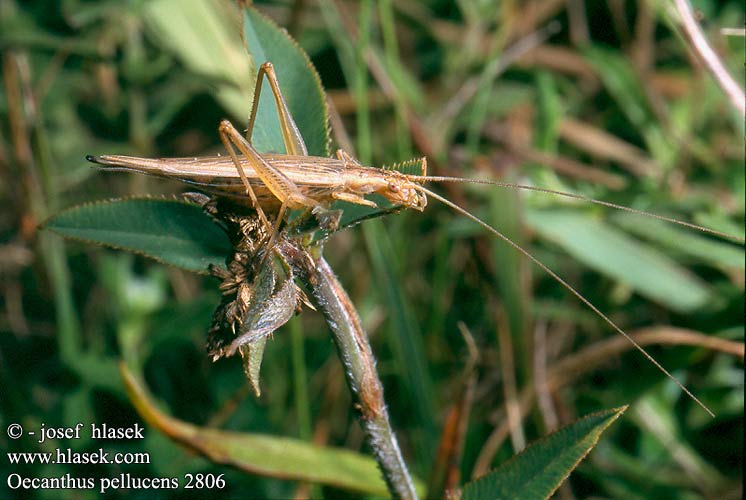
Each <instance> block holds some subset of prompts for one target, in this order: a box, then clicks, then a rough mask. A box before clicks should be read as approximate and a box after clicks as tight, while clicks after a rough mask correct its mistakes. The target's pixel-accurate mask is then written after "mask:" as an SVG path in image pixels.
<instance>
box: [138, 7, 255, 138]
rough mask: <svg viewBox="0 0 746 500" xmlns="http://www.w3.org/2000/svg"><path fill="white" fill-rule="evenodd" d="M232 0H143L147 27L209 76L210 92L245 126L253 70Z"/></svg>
mask: <svg viewBox="0 0 746 500" xmlns="http://www.w3.org/2000/svg"><path fill="white" fill-rule="evenodd" d="M239 15H240V14H239V11H238V10H237V9H236V8H235V6H234V5H233V4H232V3H231V2H220V1H216V0H154V1H149V2H145V3H144V5H143V19H144V21H145V25H146V26H147V27H148V28H149V32H150V33H151V34H153V35H154V38H155V40H156V41H157V42H159V43H160V44H161V45H162V46H163V47H165V48H166V49H167V50H169V51H170V52H172V53H173V54H175V55H176V56H177V57H178V58H179V60H180V61H181V62H182V64H184V66H186V67H187V68H188V69H189V70H191V71H193V72H194V73H196V74H198V75H201V76H204V77H207V78H209V79H210V80H211V81H213V82H214V85H215V87H214V93H215V95H216V97H217V99H218V101H219V102H220V104H221V105H222V106H223V107H225V109H226V110H227V111H228V112H230V113H231V115H232V117H233V118H234V119H236V120H240V121H241V126H239V127H238V128H239V129H240V128H242V127H244V126H245V122H246V120H248V117H249V111H250V110H251V96H252V94H253V89H254V80H255V78H256V70H255V69H254V68H252V67H251V65H250V63H249V61H247V58H246V49H245V48H244V46H243V43H242V41H241V36H240V32H239V30H238V29H237V28H238V26H237V23H236V22H235V21H234V20H235V19H237V18H238V16H239ZM217 129H218V124H217V123H215V133H216V135H217Z"/></svg>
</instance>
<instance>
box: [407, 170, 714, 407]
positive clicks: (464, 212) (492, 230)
mask: <svg viewBox="0 0 746 500" xmlns="http://www.w3.org/2000/svg"><path fill="white" fill-rule="evenodd" d="M415 188H416V189H418V190H420V191H421V192H422V193H424V194H426V195H428V196H432V197H433V198H435V199H436V200H438V201H439V202H441V203H443V204H444V205H447V206H449V207H450V208H452V209H453V210H455V211H456V212H458V213H460V214H461V215H463V216H465V217H467V218H469V219H471V220H473V221H474V222H476V223H477V224H479V225H480V226H482V227H483V228H485V229H486V230H487V231H489V232H490V233H492V234H494V235H495V236H497V237H498V238H500V239H501V240H503V241H504V242H506V243H507V244H509V245H510V246H512V247H513V248H514V249H515V250H517V251H518V252H519V253H521V254H523V255H524V256H525V257H526V258H528V259H529V260H530V261H531V262H533V263H534V264H536V265H537V266H539V267H540V268H541V269H542V270H543V271H544V272H545V273H547V274H548V275H549V276H551V277H552V278H553V279H554V280H555V281H556V282H557V283H559V284H560V285H562V286H563V287H565V289H567V290H568V291H569V292H570V293H572V294H573V295H575V297H577V298H578V300H580V301H581V302H582V303H583V304H585V305H586V306H587V307H589V308H590V309H591V310H592V311H593V312H594V313H596V315H597V316H598V317H599V318H601V319H602V320H604V321H605V322H606V323H607V324H608V325H609V326H611V327H612V328H613V329H614V330H616V331H617V332H618V333H620V334H621V335H622V336H623V337H624V338H626V339H627V340H628V341H629V342H630V343H631V344H632V345H633V346H634V347H635V348H636V349H637V350H638V351H640V352H641V353H642V354H643V356H645V357H646V358H647V359H648V361H650V362H651V363H653V365H655V366H656V368H658V369H659V370H660V371H661V372H663V373H664V374H665V375H666V376H667V377H668V378H670V379H671V380H673V382H674V383H675V384H676V385H677V386H678V387H679V388H680V389H681V390H682V391H684V393H685V394H686V395H687V396H689V397H690V398H691V399H692V401H694V402H695V403H697V404H698V405H699V406H701V407H702V409H704V410H705V411H706V412H707V413H708V414H709V415H710V416H711V417H715V414H714V413H713V412H712V411H711V410H710V409H709V408H708V407H707V406H705V404H704V403H702V402H701V401H700V400H699V399H697V397H696V396H695V395H694V394H692V392H691V391H690V390H689V389H687V388H686V387H685V386H684V384H682V383H681V382H679V380H678V379H677V378H676V377H674V376H673V375H671V373H670V372H669V371H668V370H666V369H665V368H663V365H661V364H660V363H659V362H657V361H656V360H655V358H653V356H651V355H650V354H648V352H647V351H646V350H645V349H644V348H643V347H642V346H641V345H640V344H638V343H637V342H636V341H635V339H633V338H632V337H630V336H629V334H628V333H627V332H625V331H624V330H622V329H621V328H620V327H619V326H617V324H616V323H614V322H613V321H612V320H611V319H610V318H609V317H608V316H606V315H605V314H604V313H602V312H601V310H600V309H598V308H597V307H596V306H594V305H593V304H592V303H591V302H590V301H589V300H588V299H586V298H585V297H583V295H581V294H580V292H578V291H577V290H575V288H573V287H572V285H570V284H569V283H568V282H567V281H565V280H564V279H562V278H560V277H559V275H558V274H557V273H555V272H554V271H552V270H551V269H549V268H548V267H547V266H546V265H545V264H544V263H543V262H541V261H540V260H539V259H537V258H536V257H534V256H533V255H531V254H530V253H529V252H528V250H526V249H524V248H523V247H522V246H520V245H519V244H518V243H516V242H514V241H513V240H511V239H510V238H508V237H507V236H505V235H504V234H502V233H501V232H500V231H498V230H497V229H495V228H494V227H492V226H490V225H489V224H487V223H486V222H484V221H483V220H482V219H480V218H479V217H477V216H476V215H473V214H471V212H469V211H468V210H466V209H464V208H461V207H460V206H459V205H456V204H455V203H453V202H452V201H450V200H448V199H446V198H444V197H442V196H440V195H439V194H436V193H434V192H432V191H430V190H429V189H427V188H425V187H423V186H420V185H419V184H417V185H416V187H415Z"/></svg>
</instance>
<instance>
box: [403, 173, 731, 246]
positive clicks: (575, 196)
mask: <svg viewBox="0 0 746 500" xmlns="http://www.w3.org/2000/svg"><path fill="white" fill-rule="evenodd" d="M407 178H408V179H409V180H412V181H420V182H425V181H433V182H468V183H470V184H489V185H491V186H498V187H507V188H513V189H523V190H524V191H536V192H539V193H548V194H553V195H556V196H563V197H565V198H571V199H573V200H580V201H586V202H589V203H595V204H596V205H602V206H604V207H609V208H614V209H616V210H623V211H625V212H629V213H633V214H635V215H640V216H643V217H649V218H651V219H657V220H660V221H663V222H668V223H670V224H677V225H679V226H684V227H688V228H689V229H695V230H697V231H700V232H703V233H707V234H712V235H714V236H719V237H721V238H725V239H727V240H730V241H733V242H736V243H744V242H746V239H744V238H742V237H740V236H735V235H732V234H728V233H724V232H721V231H716V230H715V229H710V228H707V227H704V226H699V225H697V224H692V223H691V222H684V221H681V220H677V219H674V218H672V217H666V216H665V215H658V214H651V213H649V212H645V211H644V210H638V209H636V208H630V207H625V206H624V205H617V204H616V203H611V202H608V201H603V200H598V199H596V198H590V197H588V196H583V195H581V194H575V193H567V192H565V191H556V190H554V189H547V188H542V187H536V186H529V185H526V184H514V183H511V182H501V181H493V180H491V179H469V178H466V177H438V176H433V177H428V176H417V175H408V176H407Z"/></svg>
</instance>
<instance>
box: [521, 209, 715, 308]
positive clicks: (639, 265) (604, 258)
mask: <svg viewBox="0 0 746 500" xmlns="http://www.w3.org/2000/svg"><path fill="white" fill-rule="evenodd" d="M527 221H528V223H529V224H530V225H531V226H532V227H533V228H534V229H535V230H536V231H537V232H538V233H539V234H541V235H542V236H543V237H545V238H548V239H550V240H552V241H554V242H555V243H557V244H558V245H560V246H561V247H562V248H563V249H564V250H565V251H567V252H568V253H569V254H570V255H572V256H573V257H575V258H576V259H578V260H579V261H580V262H582V263H583V264H585V265H587V266H589V267H591V268H593V269H595V270H596V271H598V272H600V273H603V274H606V275H607V276H611V277H612V278H614V279H617V280H619V281H620V282H622V283H625V284H627V285H628V286H630V287H632V288H633V289H634V290H636V291H637V292H638V293H640V294H641V295H643V296H645V297H647V298H649V299H651V300H653V301H655V302H658V303H659V304H662V305H664V306H666V307H669V308H670V309H673V310H675V311H679V312H685V311H689V310H692V309H698V308H701V307H703V306H704V305H706V304H707V303H708V301H709V300H710V298H711V292H710V289H709V288H708V287H707V285H706V284H705V283H704V282H703V281H702V280H700V279H699V278H697V277H696V276H695V275H693V274H692V273H690V272H689V271H687V270H686V269H685V268H683V267H682V266H680V265H678V264H677V263H676V262H674V261H673V260H671V259H670V258H668V257H667V256H666V255H664V254H663V253H661V252H658V251H657V250H655V249H653V248H652V247H650V246H648V245H645V244H643V243H641V242H639V241H636V240H634V239H632V238H630V237H629V236H627V235H626V234H624V233H623V232H621V231H618V230H616V229H614V228H612V227H611V226H608V225H606V224H604V223H603V222H601V221H599V220H596V219H593V218H591V217H588V216H587V215H585V214H582V213H578V212H571V211H566V210H553V211H551V212H550V211H548V210H533V211H530V212H528V213H527Z"/></svg>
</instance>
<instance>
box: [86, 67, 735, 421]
mask: <svg viewBox="0 0 746 500" xmlns="http://www.w3.org/2000/svg"><path fill="white" fill-rule="evenodd" d="M262 77H267V80H268V82H269V84H270V88H271V90H272V95H273V97H274V99H275V103H276V106H277V110H278V115H279V120H280V128H281V132H282V137H283V142H284V144H285V149H286V154H261V153H259V152H258V151H257V150H256V149H254V147H253V146H252V144H251V135H252V131H253V127H254V122H255V119H256V111H257V106H258V103H259V94H260V92H261V87H262ZM218 132H219V134H220V138H221V140H222V142H223V144H224V145H225V147H226V149H227V151H228V153H229V156H227V157H226V156H210V157H195V158H160V159H151V158H141V157H133V156H119V155H104V156H95V157H94V156H88V157H87V159H88V160H89V161H92V162H94V163H97V164H99V165H103V166H106V167H108V169H114V170H125V171H135V172H140V173H145V174H149V175H154V176H157V177H164V178H170V179H177V180H179V181H182V182H185V183H187V184H192V185H195V186H198V187H199V188H201V189H203V190H205V191H207V192H209V193H211V194H214V195H217V196H221V197H226V198H230V199H232V200H233V201H235V202H238V203H242V204H246V205H249V206H251V207H253V208H255V209H256V211H257V213H258V215H259V217H260V219H261V220H262V221H263V223H264V224H265V225H266V227H267V228H270V227H271V231H268V234H271V236H270V237H269V242H270V244H271V243H272V241H273V240H274V238H275V236H276V234H277V232H278V229H279V227H280V224H281V223H282V221H283V218H284V215H285V212H286V210H287V209H325V208H328V207H329V205H331V203H333V202H334V201H336V200H341V201H346V202H349V203H355V204H360V205H366V206H371V207H377V205H376V203H375V202H373V201H371V200H369V199H367V198H365V196H366V195H369V194H373V193H376V194H379V195H381V196H383V197H384V198H386V199H387V200H388V201H389V202H391V203H393V204H394V205H399V206H403V207H406V208H414V209H415V210H418V211H422V210H424V209H425V207H426V205H427V196H428V195H429V196H432V197H433V198H435V199H437V200H438V201H440V202H442V203H444V204H445V205H447V206H449V207H451V208H452V209H453V210H455V211H456V212H458V213H460V214H462V215H464V216H465V217H468V218H469V219H471V220H473V221H474V222H476V223H478V224H479V225H481V226H482V227H484V228H485V229H486V230H487V231H489V232H490V233H492V234H493V235H495V236H497V237H499V238H501V239H502V240H504V241H505V242H506V243H508V244H509V245H510V246H512V247H513V248H515V249H516V250H517V251H518V252H520V253H521V254H523V255H524V256H525V257H526V258H528V259H529V260H531V261H532V262H533V263H534V264H536V265H537V266H539V267H540V268H541V269H543V270H544V271H545V272H546V273H548V274H549V275H550V276H551V277H552V278H553V279H555V280H556V281H557V282H558V283H560V284H561V285H562V286H563V287H564V288H566V289H567V290H568V291H569V292H570V293H572V294H573V295H574V296H575V297H577V298H578V299H579V300H580V301H581V302H583V303H584V304H585V305H586V306H587V307H589V308H590V309H591V310H592V311H593V312H594V313H595V314H596V315H598V316H599V317H600V318H601V319H603V320H604V321H605V322H606V323H607V324H608V325H610V326H611V327H612V328H613V329H614V330H615V331H617V332H618V333H619V334H621V335H623V336H624V337H625V338H626V339H627V340H628V341H629V342H631V343H632V345H633V346H634V347H635V348H636V349H637V350H638V351H640V352H641V353H642V354H643V355H644V356H645V357H646V358H647V359H648V360H649V361H650V362H651V363H653V364H654V365H655V366H656V367H657V368H658V369H659V370H661V371H662V372H663V373H664V374H665V375H666V376H667V377H668V378H670V379H671V380H673V381H674V382H675V383H676V385H678V386H679V387H680V388H681V389H682V390H683V391H684V392H685V393H686V394H687V395H688V396H689V397H690V398H692V400H694V401H695V402H696V403H697V404H699V405H700V406H701V407H702V408H704V409H705V411H707V412H708V413H709V414H710V415H713V414H712V412H711V411H710V410H709V409H708V408H707V407H706V406H705V405H704V404H703V403H702V402H700V401H699V399H697V398H696V397H695V396H694V395H693V394H692V393H691V392H690V391H689V390H688V389H687V388H686V387H684V385H683V384H682V383H681V382H679V381H678V380H677V379H676V378H675V377H674V376H673V375H671V374H670V373H669V372H668V371H667V370H666V369H665V368H664V367H663V366H661V365H660V363H658V362H657V361H656V360H655V359H654V358H653V357H652V356H651V355H650V354H648V352H647V351H646V350H645V349H644V348H643V347H642V346H640V345H639V344H638V343H637V342H635V340H634V339H632V338H631V337H630V336H629V335H628V334H627V333H626V332H625V331H624V330H622V329H621V328H620V327H619V326H617V325H616V323H614V322H613V321H612V320H611V319H610V318H609V317H608V316H606V315H605V314H604V313H602V312H601V311H600V310H599V309H598V308H597V307H596V306H594V305H593V304H592V303H591V302H590V301H588V299H586V298H585V297H583V296H582V295H581V294H580V292H578V291H577V290H575V288H573V287H572V286H571V285H570V284H569V283H567V282H566V281H565V280H564V279H562V278H561V277H560V276H558V275H557V274H556V273H555V272H554V271H552V270H551V269H549V268H548V267H547V266H546V265H544V264H543V263H542V262H540V261H539V260H538V259H536V258H535V257H534V256H533V255H531V254H530V253H529V252H528V251H527V250H525V249H524V248H522V247H521V246H519V245H518V244H516V243H515V242H513V241H512V240H510V239H509V238H507V237H506V236H505V235H503V234H502V233H500V232H499V231H498V230H496V229H495V228H493V227H492V226H490V225H489V224H487V223H486V222H484V221H482V220H481V219H479V218H478V217H476V216H475V215H473V214H471V213H470V212H468V211H467V210H465V209H464V208H462V207H460V206H458V205H456V204H455V203H453V202H451V201H450V200H448V199H446V198H444V197H442V196H440V195H438V194H436V193H434V192H433V191H431V190H429V189H427V188H425V187H424V186H423V185H422V184H423V183H424V182H426V181H436V182H471V183H479V184H491V185H496V186H502V187H511V188H518V189H526V190H533V191H540V192H545V193H551V194H554V195H559V196H564V197H569V198H573V199H578V200H583V201H588V202H591V203H596V204H599V205H604V206H607V207H611V208H615V209H619V210H624V211H628V212H632V213H635V214H638V215H641V216H646V217H652V218H656V219H659V220H663V221H666V222H670V223H673V224H678V225H682V226H686V227H689V228H692V229H696V230H698V231H702V232H705V233H709V234H714V235H717V236H720V237H723V238H727V239H731V240H734V241H738V242H743V239H742V238H738V237H734V236H732V235H728V234H725V233H721V232H718V231H714V230H711V229H708V228H705V227H702V226H698V225H695V224H690V223H687V222H683V221H679V220H676V219H671V218H668V217H663V216H660V215H656V214H650V213H648V212H643V211H639V210H635V209H632V208H629V207H625V206H621V205H616V204H613V203H609V202H605V201H601V200H596V199H593V198H588V197H584V196H580V195H576V194H573V193H564V192H560V191H554V190H550V189H544V188H538V187H535V186H526V185H521V184H512V183H504V182H498V181H492V180H487V179H484V180H483V179H467V178H457V177H433V176H428V175H427V162H426V159H425V158H421V159H419V160H413V161H412V162H411V163H414V164H418V165H419V167H420V170H421V174H420V175H407V174H403V173H401V172H399V171H396V170H388V169H380V168H372V167H366V166H363V165H361V164H360V163H359V162H358V161H357V160H356V159H355V158H353V157H352V156H351V155H350V154H348V153H346V152H345V151H343V150H338V151H337V153H336V157H335V158H326V157H316V156H309V155H308V151H307V149H306V146H305V143H304V141H303V138H302V137H301V134H300V131H299V130H298V127H297V125H296V124H295V120H294V119H293V117H292V115H291V114H290V111H289V109H288V106H287V103H286V101H285V98H284V97H283V95H282V91H281V90H280V86H279V83H278V81H277V76H276V74H275V71H274V68H273V66H272V64H271V63H269V62H265V63H264V64H263V65H262V66H261V67H260V68H259V72H258V75H257V83H256V87H255V91H254V99H253V105H252V110H251V116H250V118H249V124H248V128H247V132H246V137H244V136H243V135H242V134H241V133H240V132H239V131H238V130H236V128H235V127H234V126H233V125H232V124H231V123H230V122H229V121H227V120H223V121H222V122H221V123H220V126H219V128H218ZM234 146H235V147H236V148H238V150H239V151H240V152H241V154H242V156H241V157H240V158H239V156H238V155H237V154H236V152H235V150H234V148H233V147H234ZM265 212H270V213H272V214H275V213H276V221H275V223H274V225H272V226H270V223H269V221H268V219H267V217H266V215H265ZM713 416H714V415H713Z"/></svg>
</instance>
